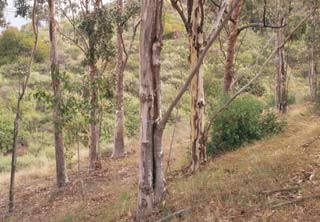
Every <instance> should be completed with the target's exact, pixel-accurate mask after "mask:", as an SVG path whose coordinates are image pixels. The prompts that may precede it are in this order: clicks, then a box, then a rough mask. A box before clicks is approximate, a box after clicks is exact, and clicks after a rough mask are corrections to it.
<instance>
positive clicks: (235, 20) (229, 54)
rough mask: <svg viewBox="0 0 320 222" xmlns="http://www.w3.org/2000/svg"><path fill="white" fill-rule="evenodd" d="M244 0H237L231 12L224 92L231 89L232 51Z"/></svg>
mask: <svg viewBox="0 0 320 222" xmlns="http://www.w3.org/2000/svg"><path fill="white" fill-rule="evenodd" d="M243 3H244V0H242V1H239V3H238V4H237V6H236V8H235V9H234V11H233V12H232V16H231V18H232V22H231V21H230V22H229V23H230V25H229V26H230V34H229V36H228V40H227V54H226V63H225V67H224V83H223V90H224V92H225V93H229V91H230V90H231V85H232V83H233V81H234V53H235V47H236V42H237V38H238V26H239V20H240V12H241V8H242V5H243Z"/></svg>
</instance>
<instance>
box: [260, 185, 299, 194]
mask: <svg viewBox="0 0 320 222" xmlns="http://www.w3.org/2000/svg"><path fill="white" fill-rule="evenodd" d="M300 188H301V187H300V186H296V187H289V188H282V189H275V190H264V191H261V192H260V193H261V194H266V195H271V194H275V193H281V192H290V191H296V190H299V189H300Z"/></svg>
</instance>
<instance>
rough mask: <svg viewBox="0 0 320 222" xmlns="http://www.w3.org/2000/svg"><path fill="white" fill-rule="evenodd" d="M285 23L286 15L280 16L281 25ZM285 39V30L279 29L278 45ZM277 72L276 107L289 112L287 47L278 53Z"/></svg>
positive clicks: (283, 111)
mask: <svg viewBox="0 0 320 222" xmlns="http://www.w3.org/2000/svg"><path fill="white" fill-rule="evenodd" d="M283 24H285V19H284V17H282V18H280V25H283ZM283 40H284V30H283V29H279V30H278V31H277V46H279V45H280V44H281V43H282V42H283ZM277 60H278V61H277V73H276V102H277V103H276V107H277V108H278V109H279V110H280V112H282V113H283V114H285V113H286V112H287V107H288V104H287V92H288V89H287V61H286V60H287V59H286V53H285V48H284V47H281V48H280V49H279V50H278V53H277Z"/></svg>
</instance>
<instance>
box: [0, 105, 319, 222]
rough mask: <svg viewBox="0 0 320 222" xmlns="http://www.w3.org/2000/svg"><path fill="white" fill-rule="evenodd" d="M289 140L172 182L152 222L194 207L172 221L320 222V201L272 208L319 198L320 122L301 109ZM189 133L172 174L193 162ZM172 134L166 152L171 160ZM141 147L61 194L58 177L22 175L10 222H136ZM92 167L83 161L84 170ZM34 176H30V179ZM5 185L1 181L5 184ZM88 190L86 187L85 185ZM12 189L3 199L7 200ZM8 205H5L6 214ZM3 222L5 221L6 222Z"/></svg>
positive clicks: (182, 130) (291, 120) (177, 149)
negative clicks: (57, 183)
mask: <svg viewBox="0 0 320 222" xmlns="http://www.w3.org/2000/svg"><path fill="white" fill-rule="evenodd" d="M287 119H288V129H287V130H286V132H285V133H283V134H281V135H278V136H274V137H271V138H268V139H265V140H262V141H257V142H254V143H252V144H248V145H245V146H243V147H242V148H240V149H238V150H236V151H234V152H230V153H226V154H225V155H221V156H219V157H216V158H213V159H211V160H210V161H209V162H208V164H207V165H206V166H205V167H203V168H202V169H201V170H200V171H199V172H197V173H196V174H194V175H189V176H185V175H183V174H176V173H175V174H174V175H175V178H172V179H170V180H169V182H168V191H169V193H168V195H167V197H166V200H165V201H164V203H163V206H162V207H161V208H160V211H159V212H158V213H157V214H155V215H153V217H152V218H150V221H156V220H157V219H159V218H161V217H163V216H165V215H167V214H170V213H172V212H174V211H176V210H179V209H183V208H187V207H190V206H192V207H193V210H192V212H191V213H189V214H187V215H185V216H184V217H183V218H182V219H181V218H180V219H173V220H172V221H199V222H200V221H201V222H202V221H221V222H222V221H237V222H238V221H246V222H247V221H256V222H258V221H288V222H289V221H290V222H291V221H301V222H305V221H306V222H309V221H310V222H312V221H315V222H316V221H320V210H319V209H320V201H319V200H316V199H309V200H306V201H304V202H301V203H298V204H295V205H294V204H291V205H288V206H285V207H281V208H278V209H274V210H270V209H269V208H268V207H269V206H271V205H274V204H277V203H282V202H285V201H288V200H293V199H295V198H299V197H302V196H307V195H311V194H316V193H318V194H319V193H320V188H319V180H320V176H319V175H318V173H319V169H320V153H319V151H320V147H319V145H320V140H316V141H315V142H313V143H312V144H310V145H309V146H307V147H302V145H303V144H306V143H308V142H309V141H312V140H313V138H315V137H317V136H319V135H320V127H319V123H320V117H319V116H316V115H314V114H312V113H311V112H310V111H309V109H308V107H303V106H300V107H299V106H297V107H295V108H294V109H292V110H291V111H290V113H289V115H288V117H287ZM187 132H188V125H187V124H183V123H180V124H179V126H178V130H177V134H176V137H175V145H174V147H173V149H174V150H173V158H172V159H173V161H172V170H177V169H180V168H181V167H182V166H183V165H185V164H186V163H187V162H188V159H187V156H188V133H187ZM170 140H171V129H169V130H168V131H167V132H166V135H165V141H164V147H165V151H166V152H165V158H164V160H165V161H166V159H167V153H168V147H169V144H170ZM137 148H138V141H137V140H136V139H130V140H128V141H127V150H129V154H128V155H127V156H126V157H125V158H123V159H120V160H111V159H110V158H109V157H107V156H105V157H104V158H103V169H102V170H100V171H97V172H96V173H94V174H89V173H87V172H86V171H83V172H82V173H81V176H80V177H78V175H77V172H76V171H75V170H72V171H70V172H69V175H70V181H71V183H70V184H69V186H68V187H67V188H65V189H64V190H60V191H57V190H56V188H55V184H54V176H53V172H54V170H53V169H44V171H43V172H42V170H41V169H39V170H38V172H37V171H33V172H32V173H30V174H25V173H26V172H24V173H22V172H21V173H20V174H19V175H18V178H17V179H18V184H17V191H16V192H17V196H16V200H17V204H16V209H15V212H16V213H15V215H14V216H13V217H11V218H6V220H7V221H19V222H20V221H28V222H29V221H32V222H36V221H46V222H47V221H56V222H62V221H65V222H67V221H75V222H76V221H77V222H78V221H93V222H94V221H97V222H100V221H101V222H102V221H132V220H133V218H134V214H135V207H136V191H137V172H138V155H137ZM85 163H86V160H85V159H84V160H83V164H85ZM25 175H28V176H25ZM3 179H6V180H7V177H3V176H1V178H0V180H1V181H3ZM81 184H82V185H81ZM7 185H8V184H7V182H1V185H0V195H1V197H6V196H7V193H6V192H7ZM295 186H298V187H299V189H297V190H292V191H284V192H276V193H273V194H269V195H266V194H263V193H261V191H265V190H275V189H282V188H288V187H295ZM6 204H7V202H6V201H3V199H2V202H1V208H0V209H1V212H5V210H6V209H5V207H6ZM0 219H1V218H0Z"/></svg>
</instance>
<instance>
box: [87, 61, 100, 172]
mask: <svg viewBox="0 0 320 222" xmlns="http://www.w3.org/2000/svg"><path fill="white" fill-rule="evenodd" d="M89 75H90V144H89V158H88V159H89V160H88V161H89V170H96V169H98V168H100V161H99V158H98V155H97V145H98V142H97V139H98V138H99V136H98V132H99V123H98V118H97V109H98V93H97V92H98V91H97V90H98V89H97V87H98V86H97V67H96V65H95V64H90V65H89Z"/></svg>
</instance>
